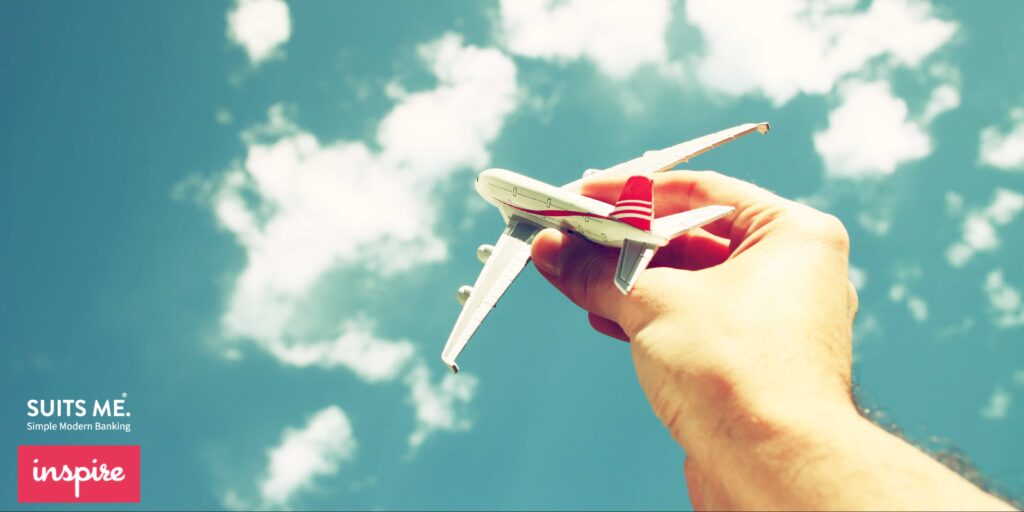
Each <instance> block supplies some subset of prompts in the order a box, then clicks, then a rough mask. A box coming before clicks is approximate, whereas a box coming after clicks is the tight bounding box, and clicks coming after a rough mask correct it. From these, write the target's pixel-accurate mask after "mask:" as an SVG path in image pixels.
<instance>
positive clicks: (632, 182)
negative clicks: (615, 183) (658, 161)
mask: <svg viewBox="0 0 1024 512" xmlns="http://www.w3.org/2000/svg"><path fill="white" fill-rule="evenodd" d="M653 186H654V184H653V183H652V182H651V178H650V177H649V176H645V175H638V176H632V177H630V178H629V180H627V181H626V186H624V187H622V192H621V193H620V194H619V200H618V201H616V203H615V210H614V211H612V215H611V217H612V218H613V219H618V220H620V221H622V222H625V223H626V224H629V225H630V226H633V227H635V228H637V229H642V230H644V231H650V230H651V219H653V218H654V203H653V202H652V201H653V199H654V196H653V194H652V193H651V192H652V191H651V189H652V188H653Z"/></svg>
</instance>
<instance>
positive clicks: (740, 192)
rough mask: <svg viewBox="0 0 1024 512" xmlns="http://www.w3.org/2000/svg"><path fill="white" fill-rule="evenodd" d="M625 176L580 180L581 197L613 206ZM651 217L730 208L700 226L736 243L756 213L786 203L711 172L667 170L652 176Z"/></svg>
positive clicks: (748, 227) (742, 183)
mask: <svg viewBox="0 0 1024 512" xmlns="http://www.w3.org/2000/svg"><path fill="white" fill-rule="evenodd" d="M627 178H628V177H623V176H617V177H612V178H602V177H601V176H600V175H598V176H594V177H592V178H588V179H587V180H584V181H583V183H582V193H583V195H585V196H588V197H592V198H594V199H598V200H600V201H604V202H606V203H610V204H615V202H616V201H617V200H618V197H619V193H620V192H621V191H622V186H623V184H624V183H625V181H626V179H627ZM652 179H653V180H654V201H653V202H654V215H655V217H664V216H666V215H672V214H673V213H679V212H683V211H687V210H692V209H694V208H700V207H702V206H710V205H713V204H720V205H725V206H733V207H735V208H736V212H735V213H734V214H732V215H730V216H728V217H725V218H723V219H720V220H717V221H715V222H712V223H711V224H708V225H707V226H704V229H706V230H707V231H709V232H710V233H712V234H714V235H716V236H720V237H723V238H728V239H729V240H731V241H733V242H738V241H739V240H742V239H743V238H745V236H746V235H747V233H749V232H750V231H751V230H752V229H753V227H754V223H755V222H756V219H757V217H758V215H757V214H758V213H761V212H764V211H768V210H778V209H782V208H785V207H786V204H787V201H786V200H785V199H783V198H781V197H779V196H777V195H775V194H773V193H771V192H769V191H767V190H765V189H763V188H761V187H758V186H757V185H754V184H752V183H748V182H746V181H743V180H739V179H736V178H732V177H729V176H725V175H722V174H719V173H717V172H714V171H671V172H665V173H657V174H654V175H652Z"/></svg>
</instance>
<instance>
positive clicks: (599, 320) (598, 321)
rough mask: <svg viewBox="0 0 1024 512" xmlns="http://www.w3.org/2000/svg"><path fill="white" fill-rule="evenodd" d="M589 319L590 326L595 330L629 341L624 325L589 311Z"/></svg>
mask: <svg viewBox="0 0 1024 512" xmlns="http://www.w3.org/2000/svg"><path fill="white" fill-rule="evenodd" d="M587 319H588V320H590V326H591V327H593V328H594V330H595V331H597V332H599V333H601V334H604V335H605V336H610V337H612V338H615V339H617V340H622V341H625V342H626V343H629V336H626V332H625V331H623V330H622V327H619V324H617V323H615V322H612V321H611V320H608V319H607V318H605V317H603V316H598V315H595V314H593V313H587Z"/></svg>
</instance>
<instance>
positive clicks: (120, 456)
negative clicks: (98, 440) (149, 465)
mask: <svg viewBox="0 0 1024 512" xmlns="http://www.w3.org/2000/svg"><path fill="white" fill-rule="evenodd" d="M139 462H140V449H139V447H138V446H19V447H18V502H20V503H31V502H36V503H76V502H81V503H121V502H128V503H138V502H139V486H140V479H139V466H140V463H139Z"/></svg>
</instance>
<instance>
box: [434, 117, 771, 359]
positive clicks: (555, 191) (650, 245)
mask: <svg viewBox="0 0 1024 512" xmlns="http://www.w3.org/2000/svg"><path fill="white" fill-rule="evenodd" d="M754 131H757V132H760V133H767V132H768V123H750V124H744V125H740V126H735V127H733V128H729V129H727V130H722V131H720V132H717V133H713V134H711V135H705V136H703V137H699V138H696V139H693V140H690V141H687V142H683V143H682V144H677V145H675V146H672V147H670V148H666V149H662V150H660V151H648V152H646V153H644V155H643V156H641V157H639V158H634V159H633V160H630V161H628V162H623V163H621V164H618V165H616V166H614V167H609V168H608V169H605V170H597V169H590V170H587V171H586V172H584V173H583V177H584V178H586V177H588V176H591V175H595V174H599V175H601V176H623V177H628V179H627V180H626V184H625V186H624V187H623V188H622V193H621V195H620V196H619V200H618V201H617V202H616V203H615V204H614V205H611V204H608V203H605V202H602V201H598V200H596V199H591V198H589V197H586V196H583V195H581V194H580V193H579V190H580V185H581V183H582V181H583V180H582V179H580V180H576V181H574V182H572V183H569V184H568V185H565V186H562V187H556V186H554V185H549V184H547V183H544V182H541V181H537V180H535V179H533V178H529V177H527V176H523V175H521V174H517V173H514V172H512V171H506V170H504V169H488V170H486V171H484V172H482V173H480V175H479V176H478V177H477V179H476V190H477V192H479V193H480V195H481V196H483V198H484V200H485V201H487V202H488V203H491V204H492V205H494V206H495V207H496V208H498V211H500V212H501V216H502V217H504V218H505V224H506V226H505V232H504V233H502V234H501V237H499V238H498V243H496V244H494V245H487V244H485V245H481V246H480V248H479V249H477V251H476V256H477V258H478V259H479V260H480V261H481V262H482V263H483V264H484V268H483V270H482V271H481V272H480V276H479V277H477V279H476V284H475V285H474V286H472V287H470V286H462V287H460V288H459V290H458V292H457V294H456V297H457V299H458V301H459V304H462V306H463V307H462V312H461V313H460V314H459V319H458V320H456V321H455V328H454V329H452V334H451V336H449V337H448V342H447V343H446V344H445V346H444V351H443V352H442V353H441V360H442V361H444V363H445V364H447V365H448V366H450V367H451V369H452V370H453V371H455V372H458V371H459V365H458V364H456V363H455V359H456V358H457V357H458V356H459V353H460V352H462V349H463V348H465V347H466V344H467V343H469V339H470V338H471V337H472V336H473V333H474V332H476V329H477V327H479V326H480V324H481V323H482V322H483V320H484V318H486V317H487V314H488V313H490V312H491V309H493V308H494V306H495V305H496V304H497V302H498V299H500V298H501V296H502V295H503V294H504V293H505V290H507V289H508V287H509V285H511V284H512V281H514V280H515V279H516V277H517V276H518V275H519V273H520V272H521V271H522V270H523V267H525V266H526V263H527V262H529V261H530V244H531V242H532V241H533V237H534V236H535V235H536V234H537V233H538V232H540V230H542V229H544V228H555V229H560V230H563V231H567V232H570V233H575V234H577V235H579V236H582V237H584V238H586V239H587V240H590V241H591V242H594V243H596V244H600V245H605V246H608V247H617V248H621V252H620V253H619V263H618V266H617V267H616V270H615V286H617V287H618V288H619V290H620V291H622V293H624V294H628V293H629V291H630V290H631V289H632V288H633V285H634V284H636V281H637V279H638V278H639V277H640V273H641V272H643V271H644V269H645V268H647V264H648V263H650V262H651V258H652V257H654V252H655V251H657V250H658V248H659V247H664V246H665V245H667V244H668V242H669V241H670V240H672V239H673V238H675V237H677V236H679V235H681V234H682V233H684V232H686V231H688V230H690V229H694V228H697V227H700V226H703V225H705V224H707V223H709V222H713V221H715V220H718V219H720V218H722V217H725V216H726V215H729V214H730V213H732V211H733V208H732V207H731V206H705V207H703V208H698V209H696V210H690V211H687V212H682V213H677V214H675V215H669V216H666V217H659V218H657V219H655V218H654V215H653V211H654V204H653V202H652V200H653V196H652V191H651V189H652V182H651V178H650V175H651V174H653V173H656V172H664V171H669V170H672V169H673V168H674V167H675V166H676V165H679V164H680V163H683V162H686V161H688V160H689V159H690V158H693V157H695V156H697V155H699V154H701V153H704V152H705V151H708V150H711V149H714V148H716V147H718V146H721V145H722V144H725V143H726V142H729V141H732V140H734V139H736V138H739V137H742V136H744V135H746V134H748V133H751V132H754Z"/></svg>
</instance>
